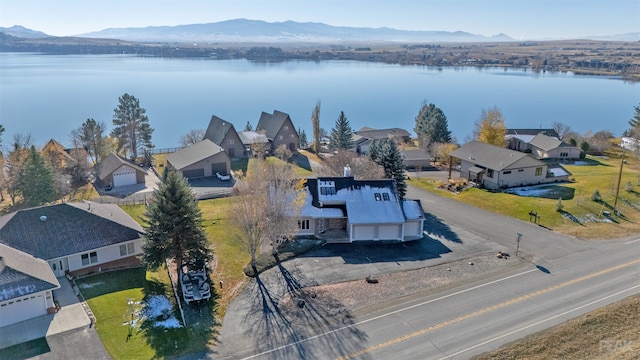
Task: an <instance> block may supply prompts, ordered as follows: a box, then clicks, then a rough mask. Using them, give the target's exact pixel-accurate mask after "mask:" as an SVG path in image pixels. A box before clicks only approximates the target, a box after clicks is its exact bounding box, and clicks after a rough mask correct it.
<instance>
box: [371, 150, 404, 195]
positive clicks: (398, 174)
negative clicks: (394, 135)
mask: <svg viewBox="0 0 640 360" xmlns="http://www.w3.org/2000/svg"><path fill="white" fill-rule="evenodd" d="M368 154H369V158H370V159H371V160H373V161H374V162H375V163H376V164H378V165H380V166H382V168H383V169H384V175H385V177H386V178H387V179H393V180H395V181H396V187H397V189H398V195H400V198H404V196H405V195H406V193H407V184H406V178H405V174H404V171H405V165H404V159H403V158H402V154H401V153H400V149H399V148H398V146H397V145H396V143H395V141H393V140H392V139H378V140H374V141H373V143H372V144H371V146H370V147H369V152H368Z"/></svg>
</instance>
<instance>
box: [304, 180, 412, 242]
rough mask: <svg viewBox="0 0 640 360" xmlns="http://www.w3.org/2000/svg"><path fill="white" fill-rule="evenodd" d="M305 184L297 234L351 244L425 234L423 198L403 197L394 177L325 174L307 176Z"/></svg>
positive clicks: (398, 239) (405, 238)
mask: <svg viewBox="0 0 640 360" xmlns="http://www.w3.org/2000/svg"><path fill="white" fill-rule="evenodd" d="M305 186H306V201H305V204H304V206H303V207H302V209H301V210H300V214H299V220H298V235H311V236H316V237H320V238H325V239H326V240H327V241H328V242H349V243H351V242H356V241H410V240H417V239H421V238H422V237H423V225H424V212H423V210H422V205H421V204H420V201H419V200H409V199H401V198H400V197H399V196H398V192H397V189H396V186H395V182H394V181H393V180H355V179H354V178H353V177H350V176H346V177H322V178H316V179H307V181H306V185H305ZM325 234H331V235H332V236H324V235H325ZM341 235H343V236H341Z"/></svg>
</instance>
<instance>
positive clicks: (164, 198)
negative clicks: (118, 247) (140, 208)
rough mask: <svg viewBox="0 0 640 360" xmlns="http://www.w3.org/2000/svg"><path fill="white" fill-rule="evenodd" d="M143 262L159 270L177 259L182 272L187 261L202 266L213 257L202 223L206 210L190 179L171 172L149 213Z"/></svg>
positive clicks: (156, 192)
mask: <svg viewBox="0 0 640 360" xmlns="http://www.w3.org/2000/svg"><path fill="white" fill-rule="evenodd" d="M145 217H146V225H145V230H146V234H145V241H144V244H143V246H142V248H143V250H144V255H143V258H142V261H143V264H144V265H145V267H146V268H147V269H151V270H155V269H157V268H159V267H160V266H162V265H163V264H164V262H165V260H166V259H168V258H170V259H174V260H175V263H176V265H177V271H178V275H180V271H181V269H182V264H184V263H194V264H197V265H198V266H201V265H204V263H205V262H207V261H209V260H211V259H212V254H211V251H210V250H209V248H208V246H207V236H206V234H205V232H204V228H203V226H202V213H201V212H200V208H199V207H198V203H197V202H196V201H195V199H194V197H193V193H192V192H191V190H190V189H189V186H188V184H187V182H186V180H185V179H184V178H183V177H182V176H181V175H180V174H179V173H178V172H176V171H173V170H172V171H169V172H168V173H167V177H166V180H165V181H164V182H163V183H162V184H160V187H159V188H158V189H157V190H156V191H155V196H154V199H153V201H152V202H151V203H150V204H149V205H148V206H147V210H146V212H145Z"/></svg>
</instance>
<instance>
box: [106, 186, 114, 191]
mask: <svg viewBox="0 0 640 360" xmlns="http://www.w3.org/2000/svg"><path fill="white" fill-rule="evenodd" d="M111 190H113V187H112V186H111V185H107V186H105V187H104V191H111Z"/></svg>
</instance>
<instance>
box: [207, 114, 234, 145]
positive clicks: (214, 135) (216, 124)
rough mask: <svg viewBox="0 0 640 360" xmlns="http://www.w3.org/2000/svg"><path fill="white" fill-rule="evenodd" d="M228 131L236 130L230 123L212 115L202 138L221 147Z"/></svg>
mask: <svg viewBox="0 0 640 360" xmlns="http://www.w3.org/2000/svg"><path fill="white" fill-rule="evenodd" d="M229 131H233V132H235V131H236V128H235V127H233V124H232V123H230V122H228V121H226V120H224V119H221V118H219V117H217V116H215V115H212V116H211V121H209V126H208V127H207V131H206V132H205V133H204V138H205V139H209V140H211V141H213V142H214V143H215V144H218V145H221V144H222V141H223V140H224V137H225V136H226V135H227V133H228V132H229Z"/></svg>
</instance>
